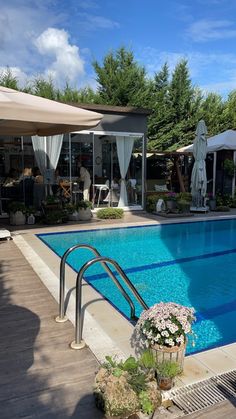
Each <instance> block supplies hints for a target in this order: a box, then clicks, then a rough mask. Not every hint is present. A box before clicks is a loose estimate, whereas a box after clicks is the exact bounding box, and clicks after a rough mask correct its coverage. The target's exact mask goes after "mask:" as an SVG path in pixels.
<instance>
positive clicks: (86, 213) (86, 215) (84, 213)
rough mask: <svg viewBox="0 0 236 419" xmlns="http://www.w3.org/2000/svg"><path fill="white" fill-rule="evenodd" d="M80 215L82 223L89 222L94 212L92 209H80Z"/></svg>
mask: <svg viewBox="0 0 236 419" xmlns="http://www.w3.org/2000/svg"><path fill="white" fill-rule="evenodd" d="M78 213H79V220H80V221H88V220H90V219H91V217H92V212H91V209H90V208H79V210H78Z"/></svg>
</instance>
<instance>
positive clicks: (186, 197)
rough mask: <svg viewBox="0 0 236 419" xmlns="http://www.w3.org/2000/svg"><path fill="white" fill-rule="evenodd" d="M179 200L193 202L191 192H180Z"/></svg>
mask: <svg viewBox="0 0 236 419" xmlns="http://www.w3.org/2000/svg"><path fill="white" fill-rule="evenodd" d="M177 200H180V201H187V202H191V201H192V195H191V193H190V192H179V193H178V194H177Z"/></svg>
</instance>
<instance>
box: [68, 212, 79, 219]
mask: <svg viewBox="0 0 236 419" xmlns="http://www.w3.org/2000/svg"><path fill="white" fill-rule="evenodd" d="M79 219H80V218H79V213H78V211H74V212H73V213H72V214H69V215H68V220H69V221H79Z"/></svg>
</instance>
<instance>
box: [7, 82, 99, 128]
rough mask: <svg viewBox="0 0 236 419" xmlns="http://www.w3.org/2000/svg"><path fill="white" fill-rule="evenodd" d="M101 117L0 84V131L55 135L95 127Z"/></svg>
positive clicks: (94, 113)
mask: <svg viewBox="0 0 236 419" xmlns="http://www.w3.org/2000/svg"><path fill="white" fill-rule="evenodd" d="M101 119H102V115H101V114H99V113H97V112H92V111H87V110H85V109H81V108H77V107H75V106H70V105H66V104H64V103H59V102H56V101H54V100H49V99H45V98H42V97H39V96H34V95H30V94H28V93H22V92H19V91H17V90H13V89H8V88H7V87H3V86H0V135H18V136H23V135H40V136H44V135H55V134H64V133H67V132H73V131H76V130H77V131H79V130H82V129H85V128H89V127H95V126H96V125H97V124H98V123H99V121H100V120H101Z"/></svg>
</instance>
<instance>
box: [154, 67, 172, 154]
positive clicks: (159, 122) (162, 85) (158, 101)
mask: <svg viewBox="0 0 236 419" xmlns="http://www.w3.org/2000/svg"><path fill="white" fill-rule="evenodd" d="M152 86H153V88H152V95H150V107H151V109H152V114H151V115H150V117H149V123H148V138H149V144H148V149H150V150H151V149H152V150H154V149H156V148H157V149H159V150H161V149H162V139H163V137H165V134H167V133H168V132H169V130H170V124H171V106H170V97H169V68H168V65H167V63H165V64H164V65H163V67H162V68H161V70H160V71H159V72H158V73H156V74H155V76H154V80H153V83H152ZM165 138H166V137H165Z"/></svg>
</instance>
